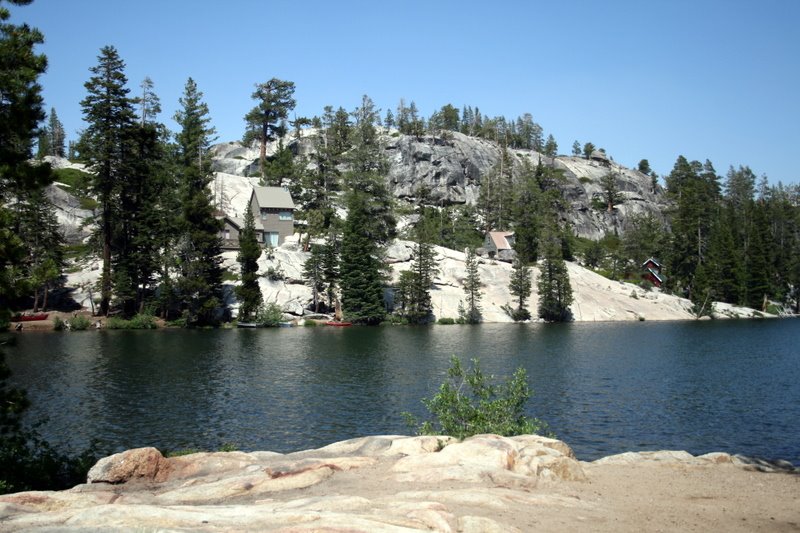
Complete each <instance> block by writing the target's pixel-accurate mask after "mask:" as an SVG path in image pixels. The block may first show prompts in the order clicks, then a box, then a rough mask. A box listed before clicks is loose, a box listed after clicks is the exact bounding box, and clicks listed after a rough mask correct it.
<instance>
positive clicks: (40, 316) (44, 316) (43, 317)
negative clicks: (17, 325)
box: [11, 313, 48, 322]
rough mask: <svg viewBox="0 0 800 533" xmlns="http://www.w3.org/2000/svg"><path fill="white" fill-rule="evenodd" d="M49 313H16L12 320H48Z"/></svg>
mask: <svg viewBox="0 0 800 533" xmlns="http://www.w3.org/2000/svg"><path fill="white" fill-rule="evenodd" d="M47 316H48V313H35V314H33V315H15V316H12V317H11V321H12V322H33V321H34V320H47Z"/></svg>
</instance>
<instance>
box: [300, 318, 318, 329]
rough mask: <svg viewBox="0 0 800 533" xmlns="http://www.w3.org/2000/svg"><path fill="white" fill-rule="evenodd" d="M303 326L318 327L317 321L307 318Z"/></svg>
mask: <svg viewBox="0 0 800 533" xmlns="http://www.w3.org/2000/svg"><path fill="white" fill-rule="evenodd" d="M303 327H306V328H315V327H317V322H316V321H315V320H306V321H305V322H303Z"/></svg>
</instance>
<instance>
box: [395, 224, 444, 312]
mask: <svg viewBox="0 0 800 533" xmlns="http://www.w3.org/2000/svg"><path fill="white" fill-rule="evenodd" d="M416 233H417V237H416V242H415V244H414V257H413V260H412V262H411V270H410V274H411V275H410V276H406V277H407V290H406V291H405V292H406V297H405V298H404V302H403V303H404V314H405V316H406V318H407V319H408V321H409V323H412V324H424V323H426V322H429V321H430V319H431V315H432V313H433V306H432V305H431V287H432V286H433V278H434V276H435V275H436V272H437V270H438V269H437V267H436V251H435V250H434V248H433V245H432V244H430V242H428V236H427V235H425V233H424V231H422V230H421V229H420V227H419V226H418V230H417V232H416Z"/></svg>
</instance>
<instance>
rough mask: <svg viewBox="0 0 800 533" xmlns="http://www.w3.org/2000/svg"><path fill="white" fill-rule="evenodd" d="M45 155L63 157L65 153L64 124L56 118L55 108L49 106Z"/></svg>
mask: <svg viewBox="0 0 800 533" xmlns="http://www.w3.org/2000/svg"><path fill="white" fill-rule="evenodd" d="M46 132H47V151H48V153H47V155H52V156H56V157H64V156H65V155H66V150H65V143H66V133H65V132H64V125H63V124H61V121H60V120H58V115H57V114H56V108H55V107H51V108H50V115H49V117H48V119H47V129H46Z"/></svg>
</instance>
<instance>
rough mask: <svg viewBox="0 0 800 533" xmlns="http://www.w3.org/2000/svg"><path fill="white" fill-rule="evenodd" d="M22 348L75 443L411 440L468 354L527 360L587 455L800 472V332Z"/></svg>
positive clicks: (453, 329) (779, 327) (54, 429)
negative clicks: (636, 454)
mask: <svg viewBox="0 0 800 533" xmlns="http://www.w3.org/2000/svg"><path fill="white" fill-rule="evenodd" d="M17 338H18V343H17V345H16V346H15V347H11V348H8V349H7V361H8V363H9V366H10V367H11V368H12V370H13V372H14V375H13V377H12V381H13V382H14V383H16V384H18V385H20V386H22V387H24V388H26V389H27V390H28V394H29V396H30V398H31V400H32V402H33V407H32V409H31V410H30V412H29V413H28V415H27V420H28V421H29V422H30V423H34V422H36V421H40V420H43V419H45V418H46V419H47V421H46V422H45V423H44V424H43V425H42V426H41V427H40V431H41V432H42V433H43V434H44V435H45V436H46V437H47V438H48V439H50V440H51V441H52V442H54V443H57V444H58V445H59V446H61V447H62V448H64V449H69V450H78V449H81V448H82V447H85V446H86V445H87V444H88V443H89V442H90V440H91V439H98V440H99V441H100V443H101V445H103V446H104V448H105V449H106V450H108V451H116V450H120V449H123V448H132V447H138V446H156V447H159V448H161V449H178V448H188V447H199V448H217V447H219V446H220V445H221V444H223V443H225V442H233V443H235V444H236V445H237V446H238V447H239V448H240V449H244V450H255V449H259V450H274V451H292V450H298V449H305V448H312V447H318V446H321V445H325V444H328V443H330V442H334V441H337V440H342V439H347V438H351V437H356V436H362V435H369V434H398V433H408V429H407V428H406V427H405V426H404V423H403V421H402V417H401V415H400V413H401V412H403V411H411V412H413V413H415V414H418V415H424V414H425V412H424V407H423V406H422V405H421V403H420V401H419V400H420V398H422V397H425V396H431V395H432V394H434V392H435V390H436V388H437V386H438V384H439V383H441V381H442V379H443V378H444V376H445V373H446V370H447V367H448V365H449V358H450V356H451V355H459V356H462V357H464V358H472V357H478V358H480V359H481V362H482V366H483V368H484V369H485V370H486V371H487V372H489V373H493V374H495V375H498V376H507V375H510V374H511V373H512V372H513V371H514V369H515V368H516V367H518V366H524V367H525V368H526V369H527V371H528V375H529V379H530V382H531V385H532V387H533V389H534V390H535V397H534V398H533V400H532V401H531V402H530V404H529V407H530V414H531V415H534V416H538V417H540V418H542V419H544V420H546V421H547V422H548V423H549V424H550V426H551V429H552V430H553V431H554V432H555V433H556V434H557V436H558V437H559V438H562V439H564V440H565V441H567V442H568V443H569V444H570V445H571V446H572V447H573V448H574V449H575V452H576V453H577V455H578V457H579V458H581V459H594V458H597V457H601V456H604V455H608V454H612V453H618V452H622V451H626V450H641V449H685V450H688V451H690V452H692V453H695V454H697V453H705V452H708V451H716V450H720V451H729V452H735V453H743V454H747V455H759V456H764V457H767V458H773V459H777V458H781V459H787V460H790V461H792V462H794V463H795V464H800V426H799V425H798V423H797V421H798V420H800V322H798V321H797V320H780V321H779V320H773V321H716V322H670V323H623V324H565V325H511V324H487V325H481V326H437V327H428V328H413V327H380V328H326V327H318V328H292V329H271V330H223V331H181V330H165V331H157V332H147V331H145V332H120V331H103V332H96V331H86V332H73V333H60V334H59V333H42V334H35V333H25V334H21V335H18V337H17Z"/></svg>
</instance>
